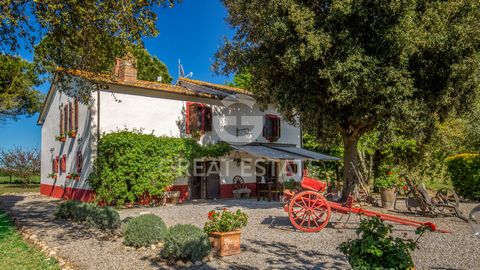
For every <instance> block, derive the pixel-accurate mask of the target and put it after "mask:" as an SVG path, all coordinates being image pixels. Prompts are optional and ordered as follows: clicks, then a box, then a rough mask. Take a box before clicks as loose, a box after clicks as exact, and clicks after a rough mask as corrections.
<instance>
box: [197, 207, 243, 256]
mask: <svg viewBox="0 0 480 270" xmlns="http://www.w3.org/2000/svg"><path fill="white" fill-rule="evenodd" d="M247 222H248V216H247V214H245V213H244V212H242V211H240V210H237V211H235V212H233V211H229V210H228V209H226V208H223V210H222V211H215V210H212V211H210V212H208V221H207V222H206V223H205V226H204V227H203V229H204V230H205V232H206V233H208V235H209V239H210V243H211V244H212V248H213V250H214V251H215V252H216V253H217V255H219V256H229V255H234V254H238V253H240V235H241V231H240V229H241V228H243V227H245V226H246V225H247Z"/></svg>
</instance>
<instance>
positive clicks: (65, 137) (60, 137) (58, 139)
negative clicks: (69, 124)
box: [55, 134, 67, 143]
mask: <svg viewBox="0 0 480 270" xmlns="http://www.w3.org/2000/svg"><path fill="white" fill-rule="evenodd" d="M55 140H56V141H59V142H62V143H63V142H66V141H67V136H65V134H60V135H58V136H55Z"/></svg>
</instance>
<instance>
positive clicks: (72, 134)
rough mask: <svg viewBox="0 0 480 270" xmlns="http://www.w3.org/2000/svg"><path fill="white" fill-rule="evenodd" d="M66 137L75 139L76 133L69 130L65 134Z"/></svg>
mask: <svg viewBox="0 0 480 270" xmlns="http://www.w3.org/2000/svg"><path fill="white" fill-rule="evenodd" d="M67 135H68V137H70V138H75V137H77V131H76V130H70V131H68V132H67Z"/></svg>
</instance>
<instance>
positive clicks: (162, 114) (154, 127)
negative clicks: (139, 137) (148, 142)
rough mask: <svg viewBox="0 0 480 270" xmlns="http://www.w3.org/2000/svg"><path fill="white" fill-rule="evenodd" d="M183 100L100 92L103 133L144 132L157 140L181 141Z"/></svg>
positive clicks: (128, 93) (129, 93)
mask: <svg viewBox="0 0 480 270" xmlns="http://www.w3.org/2000/svg"><path fill="white" fill-rule="evenodd" d="M184 106H185V102H184V101H181V100H173V99H166V98H160V97H149V96H139V95H134V93H131V92H115V93H114V94H112V92H106V91H102V92H100V129H101V130H100V133H101V134H103V133H104V132H105V133H110V132H114V131H118V130H124V129H128V130H133V129H137V130H143V133H146V134H150V133H153V134H154V135H156V136H169V137H179V136H180V133H181V132H180V131H181V129H180V128H179V126H178V125H177V121H178V120H179V119H181V118H182V113H181V112H182V107H184Z"/></svg>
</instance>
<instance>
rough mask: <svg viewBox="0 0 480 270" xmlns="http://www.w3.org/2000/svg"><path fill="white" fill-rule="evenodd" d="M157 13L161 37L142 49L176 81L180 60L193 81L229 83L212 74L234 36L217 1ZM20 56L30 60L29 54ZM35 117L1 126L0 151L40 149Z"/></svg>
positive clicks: (191, 1)
mask: <svg viewBox="0 0 480 270" xmlns="http://www.w3.org/2000/svg"><path fill="white" fill-rule="evenodd" d="M157 13H158V22H157V26H158V29H159V30H160V34H159V35H158V36H157V37H156V38H148V39H145V40H144V42H145V47H146V48H147V50H148V51H149V52H150V53H151V54H153V55H156V56H157V57H158V58H160V60H162V61H163V62H164V63H165V64H166V65H167V67H168V69H169V71H170V74H171V75H172V76H173V77H174V78H175V79H176V77H177V74H178V67H177V66H178V59H180V60H181V62H182V65H183V67H184V70H185V73H189V72H193V78H194V79H197V80H205V81H210V82H214V83H225V82H226V81H229V80H231V78H227V77H224V76H218V75H215V74H214V73H213V72H212V71H211V64H212V61H213V55H214V53H215V52H216V50H217V49H218V47H219V46H220V44H221V42H222V40H223V37H231V36H232V35H233V30H232V29H230V28H229V27H228V25H227V24H226V23H225V17H226V16H227V11H226V10H225V8H224V6H223V5H222V4H221V3H220V1H218V0H204V1H195V0H184V1H183V3H182V4H179V5H177V6H175V7H174V8H171V9H159V10H158V12H157ZM20 54H21V55H22V56H23V57H25V58H27V59H32V56H31V54H30V53H29V52H21V53H20ZM49 86H50V84H49V83H45V84H44V85H42V86H40V87H39V89H40V91H41V92H43V93H47V91H48V88H49ZM37 117H38V115H35V116H33V117H30V118H26V117H23V118H21V119H20V120H18V121H16V122H12V121H9V122H7V123H4V124H2V123H0V149H9V148H11V147H13V146H23V147H38V148H40V135H41V129H40V126H37V125H36V121H37Z"/></svg>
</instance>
